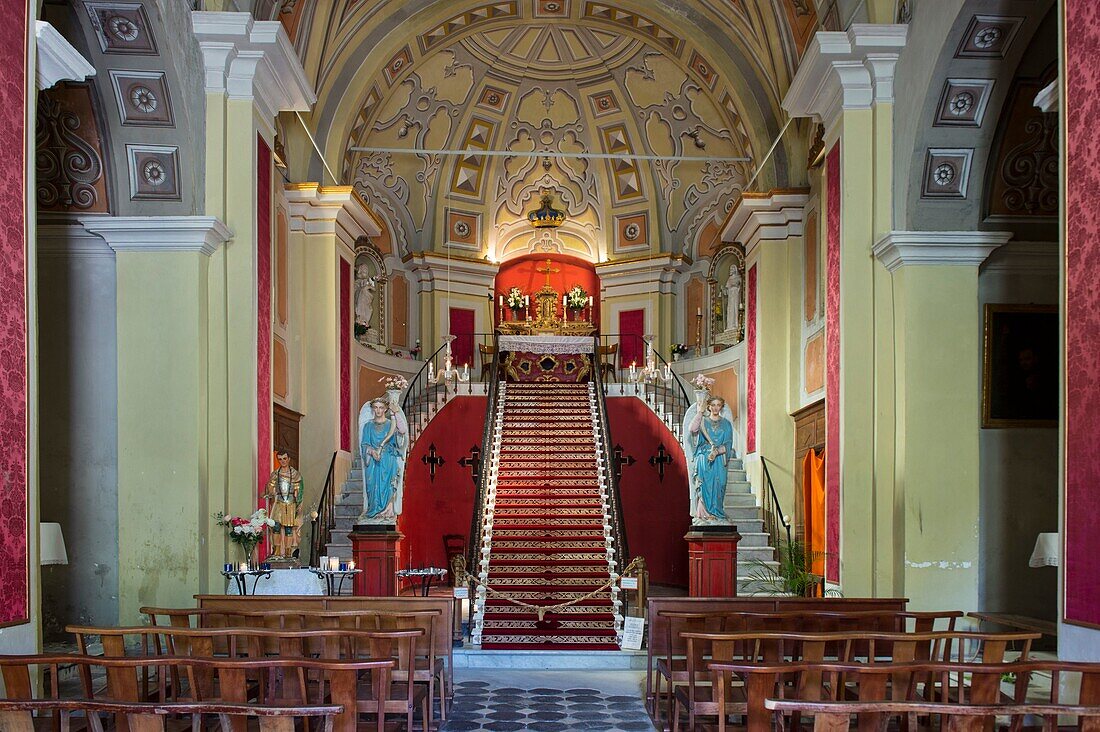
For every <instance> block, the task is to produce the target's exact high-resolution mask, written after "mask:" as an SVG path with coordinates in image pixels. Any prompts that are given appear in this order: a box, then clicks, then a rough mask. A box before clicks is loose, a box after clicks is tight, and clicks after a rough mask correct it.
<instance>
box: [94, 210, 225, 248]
mask: <svg viewBox="0 0 1100 732" xmlns="http://www.w3.org/2000/svg"><path fill="white" fill-rule="evenodd" d="M80 223H81V224H83V226H84V228H85V229H87V230H88V231H90V232H91V233H93V234H98V235H99V236H101V237H103V239H104V240H105V241H106V242H107V246H109V247H110V248H111V249H112V250H114V251H115V252H199V253H201V254H205V255H206V256H208V257H209V256H210V255H211V254H213V253H214V252H215V251H216V250H217V248H218V245H220V244H224V243H225V242H227V241H229V240H230V239H231V238H232V236H233V233H232V232H231V231H230V230H229V228H228V227H227V226H226V225H225V224H223V223H222V222H221V221H219V220H218V219H217V218H216V217H214V216H83V217H81V218H80Z"/></svg>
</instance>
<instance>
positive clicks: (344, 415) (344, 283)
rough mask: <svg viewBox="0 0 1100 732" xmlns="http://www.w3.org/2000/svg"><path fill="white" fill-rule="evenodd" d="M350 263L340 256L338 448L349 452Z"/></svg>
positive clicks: (350, 430)
mask: <svg viewBox="0 0 1100 732" xmlns="http://www.w3.org/2000/svg"><path fill="white" fill-rule="evenodd" d="M351 432H352V429H351V263H350V262H348V260H346V259H344V258H343V257H341V258H340V449H341V450H347V451H348V452H351Z"/></svg>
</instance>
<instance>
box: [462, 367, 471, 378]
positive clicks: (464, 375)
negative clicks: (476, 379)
mask: <svg viewBox="0 0 1100 732" xmlns="http://www.w3.org/2000/svg"><path fill="white" fill-rule="evenodd" d="M462 380H463V381H469V380H470V364H468V363H464V364H462Z"/></svg>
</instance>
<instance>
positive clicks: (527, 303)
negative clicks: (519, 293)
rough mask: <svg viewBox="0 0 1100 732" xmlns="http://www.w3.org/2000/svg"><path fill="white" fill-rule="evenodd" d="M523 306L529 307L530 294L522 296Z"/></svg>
mask: <svg viewBox="0 0 1100 732" xmlns="http://www.w3.org/2000/svg"><path fill="white" fill-rule="evenodd" d="M523 307H525V308H529V307H531V296H530V295H524V296H523Z"/></svg>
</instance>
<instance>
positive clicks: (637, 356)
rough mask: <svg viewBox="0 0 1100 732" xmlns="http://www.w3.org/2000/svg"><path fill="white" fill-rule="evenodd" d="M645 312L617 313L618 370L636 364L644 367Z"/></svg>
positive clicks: (625, 311) (626, 311) (624, 311)
mask: <svg viewBox="0 0 1100 732" xmlns="http://www.w3.org/2000/svg"><path fill="white" fill-rule="evenodd" d="M644 335H645V310H623V311H621V312H620V313H619V368H623V369H626V368H629V367H630V364H632V363H633V364H636V365H637V366H638V368H642V367H643V366H645V344H644V342H643V341H642V336H644Z"/></svg>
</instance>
